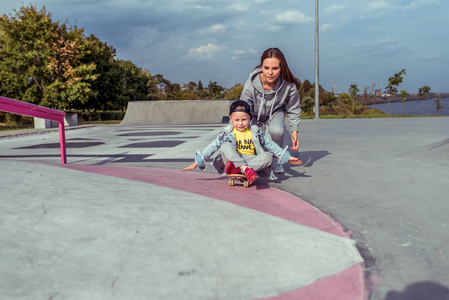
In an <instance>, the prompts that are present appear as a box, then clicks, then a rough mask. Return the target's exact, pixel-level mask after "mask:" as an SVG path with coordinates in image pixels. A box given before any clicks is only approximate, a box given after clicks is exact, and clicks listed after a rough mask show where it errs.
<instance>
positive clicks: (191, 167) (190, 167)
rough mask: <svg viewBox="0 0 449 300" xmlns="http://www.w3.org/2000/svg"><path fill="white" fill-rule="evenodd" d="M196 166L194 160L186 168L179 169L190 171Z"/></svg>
mask: <svg viewBox="0 0 449 300" xmlns="http://www.w3.org/2000/svg"><path fill="white" fill-rule="evenodd" d="M196 167H198V164H197V163H196V162H194V163H193V164H191V165H190V166H188V167H187V168H184V169H181V171H192V170H195V169H196Z"/></svg>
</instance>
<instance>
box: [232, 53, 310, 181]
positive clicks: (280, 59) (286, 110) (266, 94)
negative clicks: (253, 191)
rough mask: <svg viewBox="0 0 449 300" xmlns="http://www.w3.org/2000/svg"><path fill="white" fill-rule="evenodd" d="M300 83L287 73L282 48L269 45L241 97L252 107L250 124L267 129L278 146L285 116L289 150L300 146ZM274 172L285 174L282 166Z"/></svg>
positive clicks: (282, 138) (282, 134)
mask: <svg viewBox="0 0 449 300" xmlns="http://www.w3.org/2000/svg"><path fill="white" fill-rule="evenodd" d="M300 86H301V84H300V82H299V81H298V80H297V79H296V78H295V76H293V74H292V73H291V72H290V69H289V68H288V64H287V61H286V60H285V57H284V54H283V53H282V52H281V50H279V49H278V48H270V49H267V50H265V52H264V53H263V54H262V56H261V58H260V65H259V66H257V67H256V68H255V69H254V71H253V72H252V73H251V74H250V75H249V78H248V80H247V81H246V83H245V86H244V87H243V91H242V94H241V96H240V99H241V100H244V101H246V102H248V104H249V105H250V107H251V113H252V115H253V118H252V120H253V123H255V124H257V125H258V126H259V127H260V128H262V129H263V130H265V132H266V131H268V132H269V133H270V135H271V139H272V140H273V141H274V142H275V143H276V144H278V145H279V146H280V147H281V148H282V147H283V143H284V135H285V131H284V124H285V116H286V115H287V118H288V122H289V125H290V132H291V138H292V145H293V146H292V147H291V149H292V150H298V148H299V141H298V127H299V120H300V116H299V114H300V112H301V104H300V101H299V93H298V89H299V88H300ZM274 173H278V174H279V173H284V169H283V168H282V166H281V165H277V166H276V167H275V168H274Z"/></svg>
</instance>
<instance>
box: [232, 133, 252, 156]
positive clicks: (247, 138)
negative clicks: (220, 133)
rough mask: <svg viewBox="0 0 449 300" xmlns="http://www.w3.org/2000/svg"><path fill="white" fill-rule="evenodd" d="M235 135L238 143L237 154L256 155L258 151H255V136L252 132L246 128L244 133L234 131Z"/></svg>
mask: <svg viewBox="0 0 449 300" xmlns="http://www.w3.org/2000/svg"><path fill="white" fill-rule="evenodd" d="M232 132H234V135H235V141H236V142H237V152H238V153H240V154H246V155H256V149H254V144H253V135H252V134H251V130H250V129H249V128H246V129H245V130H244V131H238V130H237V129H235V128H234V129H233V130H232Z"/></svg>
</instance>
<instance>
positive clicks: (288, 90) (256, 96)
mask: <svg viewBox="0 0 449 300" xmlns="http://www.w3.org/2000/svg"><path fill="white" fill-rule="evenodd" d="M261 73H262V69H260V68H257V69H255V70H254V71H253V72H252V73H251V74H250V75H249V78H248V80H247V81H246V82H245V86H244V87H243V91H242V94H241V96H240V100H243V101H246V102H248V104H249V105H250V108H251V113H252V115H253V120H254V121H261V122H263V123H266V122H267V121H268V120H269V119H271V116H272V115H273V113H274V112H276V111H278V110H283V111H285V112H286V113H287V118H288V123H289V125H290V131H298V127H299V120H300V116H299V114H300V112H301V104H300V101H299V93H298V89H297V88H296V85H295V84H294V83H289V82H287V81H285V80H284V78H282V76H279V78H278V79H277V81H276V85H275V87H274V89H272V90H271V91H269V92H267V91H265V90H264V88H263V86H262V82H261V81H260V74H261Z"/></svg>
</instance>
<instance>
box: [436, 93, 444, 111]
mask: <svg viewBox="0 0 449 300" xmlns="http://www.w3.org/2000/svg"><path fill="white" fill-rule="evenodd" d="M435 107H436V111H435V114H436V115H437V116H438V111H439V110H440V109H442V108H443V107H444V105H443V104H441V101H440V94H437V95H436V96H435Z"/></svg>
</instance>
